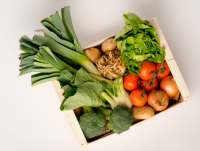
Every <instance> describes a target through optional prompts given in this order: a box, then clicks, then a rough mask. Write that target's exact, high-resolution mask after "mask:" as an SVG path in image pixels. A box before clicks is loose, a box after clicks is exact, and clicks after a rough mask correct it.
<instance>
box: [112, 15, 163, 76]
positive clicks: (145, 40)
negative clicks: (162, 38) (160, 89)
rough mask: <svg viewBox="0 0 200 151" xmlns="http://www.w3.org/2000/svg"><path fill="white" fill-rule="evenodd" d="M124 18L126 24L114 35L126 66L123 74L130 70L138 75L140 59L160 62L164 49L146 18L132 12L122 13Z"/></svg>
mask: <svg viewBox="0 0 200 151" xmlns="http://www.w3.org/2000/svg"><path fill="white" fill-rule="evenodd" d="M124 20H125V23H126V26H125V27H124V28H123V29H122V30H121V31H119V32H118V33H117V35H116V36H115V40H116V43H117V48H118V50H120V51H121V53H122V62H124V63H125V64H126V66H127V71H126V72H125V74H126V73H129V72H130V73H132V74H136V75H138V74H139V73H138V71H139V70H141V63H142V61H144V60H149V61H152V62H158V63H160V62H161V60H162V57H163V53H164V51H163V49H162V48H161V47H160V43H159V40H158V37H157V34H156V31H155V30H154V28H153V27H152V25H150V24H149V22H148V21H147V20H141V19H140V18H139V17H138V16H137V15H135V14H133V13H128V14H124ZM131 28H132V29H131ZM125 29H129V30H125Z"/></svg>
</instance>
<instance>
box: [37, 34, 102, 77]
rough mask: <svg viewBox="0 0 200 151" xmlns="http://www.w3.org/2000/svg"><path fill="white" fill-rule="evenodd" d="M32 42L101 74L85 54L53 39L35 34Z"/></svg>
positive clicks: (89, 70) (91, 71)
mask: <svg viewBox="0 0 200 151" xmlns="http://www.w3.org/2000/svg"><path fill="white" fill-rule="evenodd" d="M33 42H34V43H35V44H37V45H39V46H47V47H49V48H50V49H51V51H53V52H56V53H58V54H60V55H62V56H64V57H66V58H68V59H71V60H74V61H75V62H77V63H78V64H80V65H81V66H82V67H83V68H84V69H85V70H87V71H88V72H90V73H92V74H96V75H101V74H100V73H99V71H98V69H97V68H96V66H95V65H94V64H93V63H92V62H91V61H90V60H89V59H88V58H87V57H86V56H85V55H82V54H80V53H78V52H75V51H73V50H71V49H69V48H67V47H64V46H62V45H60V44H59V43H57V42H56V41H54V40H53V39H50V38H47V37H43V36H40V35H35V36H34V37H33Z"/></svg>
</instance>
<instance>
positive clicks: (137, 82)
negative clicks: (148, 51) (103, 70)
mask: <svg viewBox="0 0 200 151" xmlns="http://www.w3.org/2000/svg"><path fill="white" fill-rule="evenodd" d="M160 66H161V63H155V64H154V63H153V62H150V61H147V60H145V61H143V62H142V64H141V70H140V71H139V76H138V75H133V74H131V73H128V74H127V75H125V76H124V78H123V84H124V88H125V89H126V90H129V91H131V93H130V101H131V103H132V104H133V105H135V106H143V105H145V104H146V102H147V94H146V92H150V91H152V90H154V89H156V88H157V87H158V79H157V78H164V77H166V76H168V74H169V73H170V69H169V67H168V65H167V62H166V61H164V62H163V68H162V70H160V71H158V70H159V68H160Z"/></svg>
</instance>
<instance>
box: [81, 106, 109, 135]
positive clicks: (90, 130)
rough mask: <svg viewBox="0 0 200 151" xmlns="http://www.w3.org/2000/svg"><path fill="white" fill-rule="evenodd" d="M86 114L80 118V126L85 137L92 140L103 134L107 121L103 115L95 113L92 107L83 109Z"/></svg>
mask: <svg viewBox="0 0 200 151" xmlns="http://www.w3.org/2000/svg"><path fill="white" fill-rule="evenodd" d="M83 112H84V114H83V115H81V116H80V118H79V124H80V126H81V128H82V130H83V133H84V135H85V137H87V138H92V137H94V136H96V135H97V134H99V133H101V132H103V129H104V125H105V124H106V119H105V117H104V116H103V115H102V114H101V113H95V112H94V111H93V109H92V107H86V106H85V107H83Z"/></svg>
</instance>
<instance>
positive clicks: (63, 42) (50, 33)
mask: <svg viewBox="0 0 200 151" xmlns="http://www.w3.org/2000/svg"><path fill="white" fill-rule="evenodd" d="M36 31H38V32H43V33H44V34H45V36H48V37H49V38H52V39H53V40H55V41H56V42H57V43H59V44H61V45H63V46H65V47H67V48H69V49H72V50H76V48H75V46H74V44H72V43H71V42H69V41H66V40H63V39H60V38H59V37H58V36H57V35H56V34H55V33H53V32H51V31H48V30H43V29H41V30H36Z"/></svg>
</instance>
